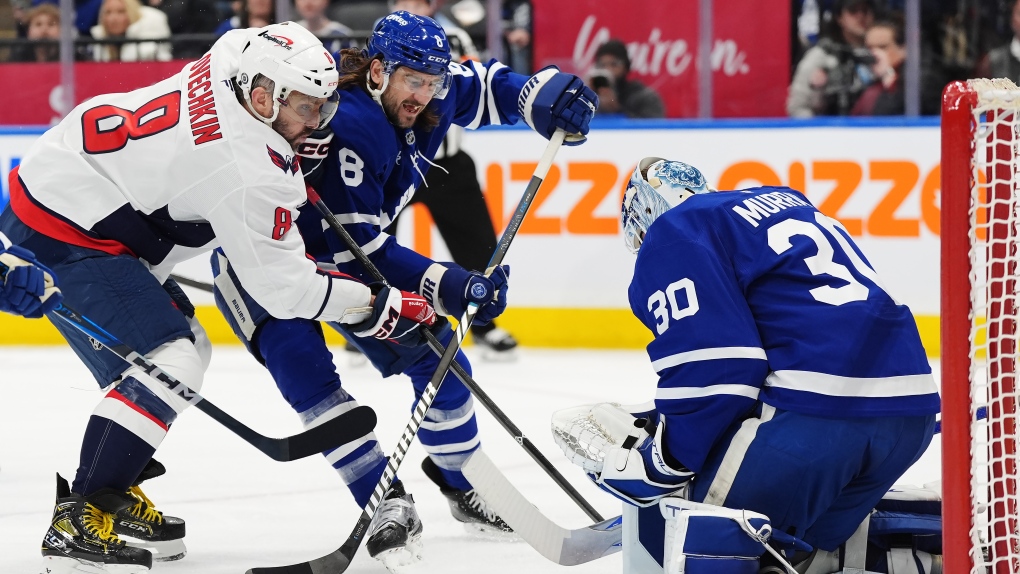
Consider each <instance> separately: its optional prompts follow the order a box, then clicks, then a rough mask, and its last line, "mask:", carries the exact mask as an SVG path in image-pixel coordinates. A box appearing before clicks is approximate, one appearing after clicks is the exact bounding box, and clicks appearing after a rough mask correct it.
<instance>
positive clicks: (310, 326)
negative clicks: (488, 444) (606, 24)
mask: <svg viewBox="0 0 1020 574" xmlns="http://www.w3.org/2000/svg"><path fill="white" fill-rule="evenodd" d="M336 60H337V67H338V69H339V70H340V81H339V86H338V87H337V91H338V93H339V95H340V103H339V107H338V108H337V112H336V115H335V116H334V117H333V120H332V121H331V122H330V130H328V131H324V132H323V131H320V132H316V133H314V134H311V136H310V137H309V138H308V139H307V140H305V142H304V143H303V145H301V146H298V147H297V148H296V149H297V151H298V153H299V154H300V155H301V156H302V157H301V170H302V172H303V174H304V176H305V181H306V182H307V183H308V184H309V185H310V186H312V187H314V188H315V190H316V191H317V192H318V194H319V195H320V196H321V198H322V201H323V202H324V203H325V204H326V205H327V206H328V207H329V209H330V211H332V212H333V213H334V214H336V215H337V217H338V219H339V220H340V222H341V223H342V224H343V225H344V227H345V228H346V230H347V231H348V233H350V235H351V236H352V237H353V238H354V240H355V241H356V242H357V243H358V245H359V246H360V248H361V249H362V250H363V251H364V253H366V254H367V256H368V257H369V258H370V259H371V260H372V262H373V263H374V264H375V266H376V267H378V269H379V270H380V271H381V272H382V274H383V276H384V277H385V278H386V280H387V282H388V283H389V284H390V285H391V286H392V287H393V289H391V290H390V292H391V293H395V294H399V296H401V297H402V296H404V295H406V294H408V293H412V294H413V293H419V294H420V295H421V296H424V297H425V298H426V299H428V302H429V303H430V304H431V305H432V306H433V307H434V308H435V310H436V312H437V313H438V314H440V315H446V316H453V317H458V318H459V317H461V316H463V314H464V312H465V310H466V309H467V307H468V305H470V304H476V305H478V310H477V314H476V315H475V322H476V323H482V324H484V323H486V322H488V321H491V320H492V319H494V318H495V317H497V316H498V315H499V314H500V313H502V312H503V310H504V309H505V308H506V304H507V281H508V277H509V268H508V266H505V265H502V266H499V267H497V268H496V269H494V270H493V272H492V273H491V275H489V276H485V275H482V274H481V273H479V272H478V271H480V270H468V269H464V268H462V267H460V266H458V265H456V264H454V263H447V262H443V263H440V262H436V261H433V260H431V259H429V258H427V257H424V256H422V255H419V254H418V253H415V252H414V251H412V250H410V249H408V248H406V247H403V246H401V245H399V244H398V243H397V242H396V240H395V239H394V238H393V237H392V236H390V235H388V234H386V233H385V232H383V231H382V230H383V229H385V228H386V227H387V226H388V225H389V224H390V223H391V222H392V221H393V220H394V219H395V218H396V216H397V214H398V213H399V212H400V211H401V209H403V208H404V206H405V205H407V203H408V202H409V201H410V199H411V197H412V196H413V195H414V192H415V190H416V189H417V188H418V186H420V185H428V179H427V177H426V175H427V172H428V171H429V169H441V168H438V167H435V166H432V159H433V158H434V157H435V154H436V151H437V150H438V149H439V146H440V145H441V144H442V142H443V138H444V137H445V135H446V133H447V131H448V130H449V128H450V126H451V125H452V124H457V125H460V126H463V127H466V128H468V129H474V128H478V127H482V126H487V125H499V124H513V123H518V122H520V121H524V122H526V123H527V124H528V125H530V126H531V127H532V128H533V129H534V130H535V131H537V132H538V133H540V134H541V135H542V136H544V137H546V138H551V137H552V135H553V133H554V132H555V131H556V130H557V129H563V130H564V131H565V132H566V133H567V134H568V135H567V137H566V144H567V145H577V144H580V143H582V142H583V141H584V140H585V134H587V133H588V124H589V121H590V120H591V118H592V116H593V115H594V113H595V109H596V108H597V106H598V98H597V96H596V95H595V93H594V92H592V91H591V90H590V89H589V88H587V87H586V86H585V85H584V82H583V81H582V80H581V79H580V78H578V77H577V76H574V75H572V74H565V73H560V72H559V71H558V70H556V69H555V68H548V69H545V70H542V71H539V72H538V73H537V74H535V75H534V76H530V77H529V76H524V75H521V74H515V73H513V72H511V71H510V69H509V68H507V67H506V66H504V65H503V64H501V63H499V62H497V61H495V60H492V61H490V62H488V63H481V62H470V63H466V64H463V65H462V64H459V63H457V62H453V61H451V57H450V47H449V44H448V42H447V39H446V34H445V33H444V31H443V28H442V27H441V26H440V25H439V24H437V23H436V22H435V21H434V20H432V19H431V18H426V17H422V16H416V15H414V14H411V13H410V12H406V11H398V12H394V13H393V14H390V15H389V16H387V17H385V18H383V19H382V20H380V22H379V23H378V24H377V25H376V28H375V30H374V32H373V34H372V37H371V38H370V39H369V41H368V46H367V49H366V50H364V51H362V50H355V49H345V50H341V51H340V52H338V53H337V54H336ZM295 223H296V224H297V227H298V228H299V229H300V232H301V236H302V237H303V239H304V241H305V246H306V248H307V250H308V253H309V255H310V256H312V257H314V258H315V259H316V261H318V262H319V264H320V267H323V268H331V269H333V270H334V271H335V272H339V273H341V274H346V275H350V276H353V277H356V278H358V279H361V280H363V281H365V282H366V283H372V282H374V281H375V278H374V277H372V275H370V274H369V273H368V272H367V270H366V269H365V268H364V267H363V266H362V265H361V264H360V263H359V262H358V261H357V260H356V259H355V257H354V255H353V254H352V252H351V251H350V248H349V247H348V245H347V244H345V243H344V242H343V241H342V240H341V239H340V238H339V237H337V235H336V234H335V233H334V232H333V230H332V229H330V228H329V227H328V226H327V225H326V224H325V222H324V221H323V219H322V216H321V215H320V214H319V213H318V211H317V210H316V208H315V207H314V206H313V205H311V204H306V205H305V206H304V207H302V208H301V215H300V217H298V218H297V220H296V222H295ZM213 272H214V274H215V275H216V277H217V278H216V287H217V294H216V298H217V304H218V306H219V307H220V309H221V311H222V312H223V314H224V316H225V317H226V318H227V320H228V321H229V322H230V323H231V325H232V326H233V327H234V330H235V332H236V333H237V334H238V336H239V338H240V339H241V340H242V341H243V342H244V343H245V344H246V345H247V346H248V348H249V349H250V350H251V352H252V354H253V355H254V356H255V357H256V358H257V359H258V360H259V361H261V362H262V363H263V364H264V365H265V366H266V368H267V369H269V371H270V372H271V373H272V375H273V378H274V379H275V381H276V384H277V386H278V387H279V388H280V390H281V392H282V393H283V395H284V397H285V398H286V399H287V401H288V402H289V403H290V405H291V406H292V407H293V408H294V409H295V410H296V411H297V412H298V413H299V415H300V416H301V418H302V420H303V421H304V422H305V424H307V425H315V424H317V423H319V422H321V421H323V420H328V419H330V418H332V417H334V416H336V415H337V414H338V413H343V412H345V411H347V410H349V409H351V408H353V407H354V406H355V405H357V403H356V402H355V399H354V398H353V397H352V396H351V395H350V394H348V393H347V392H346V391H345V390H344V389H343V388H342V386H341V382H340V377H339V375H338V374H337V372H336V368H335V366H334V363H333V360H332V359H333V358H332V355H331V353H330V351H329V350H328V349H327V347H326V344H325V342H324V340H323V335H322V327H321V326H320V324H319V323H318V322H317V321H314V320H304V319H294V318H284V317H271V316H269V315H268V314H267V313H266V312H265V310H264V309H262V308H261V307H260V306H258V305H257V304H256V303H255V302H254V301H253V300H252V299H251V298H250V297H248V296H247V295H246V294H245V293H244V290H243V289H242V288H241V287H240V285H238V284H237V282H236V281H235V280H234V279H233V273H232V272H231V271H230V262H229V261H227V259H226V257H225V256H224V255H223V254H222V253H218V254H217V255H216V256H214V260H213ZM393 296H394V297H398V295H393ZM412 296H416V295H412ZM228 302H229V304H228ZM387 313H388V311H387V310H386V309H385V308H384V307H382V306H379V305H377V308H376V313H375V314H374V315H373V319H370V320H366V322H365V324H366V325H382V324H385V321H384V320H385V318H386V316H387ZM329 326H330V327H331V328H334V329H337V330H339V331H341V332H342V333H343V334H344V336H345V337H347V338H348V339H349V340H350V341H352V342H353V343H354V344H355V345H357V346H358V347H359V349H361V350H362V351H363V352H364V353H365V355H366V356H367V357H368V358H369V359H370V360H371V361H372V363H373V365H374V366H375V367H376V368H377V369H378V370H379V371H380V372H381V373H382V374H383V375H384V376H386V377H388V376H390V375H394V374H404V375H407V376H408V377H410V379H411V383H412V385H413V387H414V391H415V394H416V395H419V396H420V394H421V393H422V392H423V391H424V389H425V388H426V387H427V386H428V383H429V380H430V379H431V377H432V374H433V373H434V372H435V371H436V367H437V366H438V363H439V357H437V356H436V355H435V354H434V353H433V352H432V351H431V350H430V349H429V348H428V346H425V345H421V342H422V335H421V334H420V332H419V331H418V330H417V329H410V330H407V331H406V332H403V334H401V335H400V336H399V337H396V336H395V337H391V340H394V341H396V342H398V343H399V344H397V345H394V344H392V342H390V341H382V340H379V339H374V338H373V337H372V333H374V332H375V329H373V328H365V329H360V330H359V329H351V328H348V327H347V326H344V325H338V324H336V323H330V324H329ZM434 332H435V333H436V336H437V337H438V338H439V340H440V341H441V342H442V343H443V344H444V345H449V344H450V341H451V339H452V336H453V333H452V332H451V330H450V329H449V327H448V324H447V323H445V322H439V324H437V325H436V327H435V328H434ZM456 360H457V362H458V363H460V364H461V365H462V366H463V367H464V369H465V370H466V371H467V372H468V373H470V372H471V368H470V365H469V364H468V362H467V359H466V357H465V356H464V354H463V353H458V354H457V359H456ZM417 437H418V438H419V439H420V441H421V445H422V447H423V448H424V450H425V452H426V453H428V457H427V458H425V459H424V461H423V463H422V468H423V470H424V472H425V474H426V475H427V476H428V477H429V478H430V479H431V480H432V481H433V482H434V483H436V485H437V486H438V487H439V490H440V492H442V494H443V495H444V496H445V497H446V498H447V499H448V502H449V505H450V508H451V511H452V513H453V516H454V518H456V519H457V520H459V521H461V522H463V523H465V524H466V525H467V526H468V528H469V529H472V530H482V531H488V532H495V533H497V534H500V535H502V534H505V533H508V532H510V531H511V529H510V527H509V526H507V524H506V523H505V522H504V521H503V520H502V519H500V517H499V516H497V515H496V513H495V512H493V511H492V510H491V508H490V507H489V506H488V505H487V504H486V503H485V501H483V500H482V499H481V498H480V497H479V496H477V494H476V493H475V491H474V489H473V488H472V487H471V484H470V483H469V482H468V481H467V480H466V479H465V478H464V475H463V472H462V471H461V468H462V466H463V464H464V461H465V460H466V459H467V457H468V456H469V455H470V454H471V453H472V452H474V451H475V450H477V449H478V448H479V445H480V444H481V443H480V439H479V436H478V426H477V423H476V420H475V411H474V403H473V400H472V398H471V395H470V393H469V392H468V389H467V388H466V387H465V386H464V385H463V384H462V383H461V382H460V381H459V380H457V379H456V378H455V376H454V375H453V374H452V373H448V374H447V375H446V378H445V379H444V380H443V382H442V385H441V386H440V388H439V392H438V394H437V395H436V398H435V400H434V401H433V402H432V405H431V408H430V409H429V410H428V413H427V414H426V415H425V419H424V422H423V423H422V426H421V428H420V431H419V432H418V434H417ZM324 454H325V455H326V458H327V460H328V461H329V463H330V464H331V465H332V466H333V468H334V469H336V471H337V473H338V474H339V475H340V477H341V479H342V480H343V481H344V483H345V484H346V485H347V487H348V488H349V489H350V491H351V493H352V494H353V495H354V498H355V500H356V501H357V503H358V504H359V505H361V506H364V505H365V504H366V503H367V502H368V499H369V496H370V495H371V494H372V491H373V489H374V487H375V485H376V483H378V482H379V478H380V476H381V475H382V472H383V468H384V467H385V464H386V457H385V455H384V453H383V451H382V449H381V448H380V446H379V443H378V441H377V440H376V437H375V435H374V434H369V435H367V436H365V437H364V439H363V440H361V441H356V442H352V443H349V444H347V445H344V447H343V448H339V449H336V450H334V451H331V452H328V453H324ZM422 531H423V527H422V524H421V521H420V520H419V518H418V514H417V511H416V510H415V507H414V504H413V500H412V498H411V495H410V494H409V493H406V492H405V490H404V487H403V484H402V483H401V481H400V480H396V481H394V483H393V486H392V488H391V489H390V491H389V492H388V494H387V495H386V497H385V499H384V500H383V501H382V503H381V504H380V506H379V508H378V509H377V510H376V513H375V519H374V520H373V522H372V525H371V527H370V529H369V532H368V535H367V538H366V542H365V545H366V547H367V549H368V551H369V553H370V554H371V555H372V556H374V557H376V558H378V559H380V560H382V561H383V562H384V563H385V564H386V565H387V566H394V567H396V566H399V565H402V564H405V563H408V562H414V561H417V560H418V559H420V554H421V544H420V539H421V535H422Z"/></svg>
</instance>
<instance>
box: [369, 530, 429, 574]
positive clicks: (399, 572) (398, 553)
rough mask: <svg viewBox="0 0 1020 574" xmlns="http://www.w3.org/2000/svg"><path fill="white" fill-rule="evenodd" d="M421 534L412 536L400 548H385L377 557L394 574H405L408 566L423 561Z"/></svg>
mask: <svg viewBox="0 0 1020 574" xmlns="http://www.w3.org/2000/svg"><path fill="white" fill-rule="evenodd" d="M422 546H423V545H422V542H421V535H418V536H415V537H414V538H410V539H408V541H407V544H405V545H404V546H401V547H399V548H390V549H389V550H383V551H382V552H380V553H378V554H376V555H375V559H376V560H378V561H379V562H382V564H383V566H385V567H386V569H387V570H389V571H390V572H392V573H393V574H404V572H405V571H406V569H407V567H408V566H413V565H415V564H418V563H419V562H421V561H422Z"/></svg>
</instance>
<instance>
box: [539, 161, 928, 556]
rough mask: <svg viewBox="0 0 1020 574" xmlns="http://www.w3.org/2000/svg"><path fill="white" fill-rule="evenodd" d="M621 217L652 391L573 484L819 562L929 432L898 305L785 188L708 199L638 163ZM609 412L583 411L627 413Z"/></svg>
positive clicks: (676, 166) (919, 362) (672, 170)
mask: <svg viewBox="0 0 1020 574" xmlns="http://www.w3.org/2000/svg"><path fill="white" fill-rule="evenodd" d="M622 224H623V234H624V239H625V241H626V244H627V247H628V249H630V250H631V251H632V252H634V253H636V254H637V261H636V263H635V267H634V276H633V280H632V282H631V285H630V289H629V299H630V305H631V309H632V310H633V312H634V314H635V315H636V316H637V318H638V319H639V320H640V321H641V322H642V323H643V324H644V325H645V326H646V327H647V328H648V329H649V330H650V331H651V332H652V334H653V336H654V340H653V341H652V343H650V344H649V345H648V349H647V350H648V355H649V358H650V359H651V360H652V366H653V368H654V369H655V371H656V373H658V377H659V379H658V388H657V389H656V392H655V403H654V405H655V408H654V410H651V411H649V412H648V413H642V414H641V416H644V415H648V420H647V423H646V424H645V425H644V430H643V431H641V432H635V433H634V434H637V435H638V436H637V437H636V439H637V440H634V441H630V442H632V443H633V444H618V445H616V446H614V447H612V448H609V449H607V451H608V452H607V453H606V455H605V459H604V460H606V461H615V463H616V464H605V465H604V466H603V465H601V464H599V465H598V467H596V468H594V470H592V467H591V466H589V467H588V470H589V474H588V476H589V478H591V479H592V480H593V481H595V482H596V483H597V484H598V485H599V486H600V487H602V488H603V489H605V490H607V491H609V492H611V493H613V494H614V495H616V496H617V497H619V498H621V499H622V500H624V501H625V502H629V503H631V504H635V505H638V506H648V505H650V504H653V503H656V502H657V501H658V500H659V499H660V498H662V497H664V496H669V495H678V493H679V495H684V496H685V497H686V498H689V499H690V500H692V501H695V502H703V503H708V504H711V505H716V506H723V507H727V508H730V509H747V510H751V511H755V512H758V513H761V514H764V515H766V516H768V517H769V518H770V519H771V521H772V528H773V532H779V531H781V532H783V533H787V534H790V535H793V536H795V537H797V538H799V539H801V540H803V541H805V542H807V543H808V544H810V545H811V546H813V547H814V548H815V549H817V552H830V551H835V550H836V549H837V548H838V547H839V546H840V545H841V544H842V543H844V542H845V541H846V540H847V539H848V538H849V537H850V536H851V535H852V534H853V533H854V531H855V530H856V529H857V527H858V526H859V525H860V524H861V522H862V520H864V518H865V517H866V516H867V515H868V513H869V512H870V511H871V510H872V508H874V507H875V504H876V503H877V502H878V501H879V499H881V497H882V496H883V495H884V494H885V493H886V492H887V491H888V489H889V487H890V486H892V485H893V483H894V482H895V481H896V480H897V479H898V478H899V477H900V476H901V475H902V473H903V472H904V471H906V470H907V469H908V468H909V467H910V466H911V465H912V464H913V463H914V462H915V461H916V460H917V459H918V458H919V457H920V456H921V454H922V453H923V452H924V451H925V449H926V448H927V447H928V444H929V442H930V441H931V438H932V434H933V431H934V426H935V414H936V413H938V412H939V396H938V389H937V387H936V385H935V381H934V380H933V378H932V375H931V370H930V368H929V365H928V361H927V359H926V357H925V352H924V348H923V347H922V346H921V341H920V337H919V335H918V332H917V327H916V324H915V322H914V319H913V317H912V316H911V313H910V310H909V309H908V308H907V307H906V306H905V305H902V304H900V303H899V302H897V301H896V300H895V298H894V297H893V296H892V295H891V294H890V293H888V292H887V291H886V290H885V288H884V287H883V285H882V282H881V280H880V278H879V277H878V275H877V274H876V272H875V270H874V269H873V268H872V267H871V265H870V264H869V263H868V261H867V259H866V258H865V256H864V254H863V253H862V252H861V251H860V249H859V248H858V247H857V245H856V244H855V243H854V241H853V239H852V238H851V237H850V235H849V234H848V233H847V231H846V229H844V228H843V226H842V225H841V224H840V223H839V222H838V221H836V220H835V219H833V218H831V217H828V216H826V215H824V214H822V213H820V212H819V211H818V210H817V209H816V208H815V207H814V206H813V205H812V204H811V203H810V202H809V201H808V200H807V199H806V198H805V197H804V196H803V195H802V194H800V193H798V192H796V191H794V190H792V189H789V188H785V187H759V188H754V189H746V190H741V191H718V192H715V191H713V190H711V189H710V188H709V187H708V186H707V184H706V182H705V178H704V177H703V176H702V174H701V173H700V172H699V171H698V170H697V169H696V168H694V167H692V166H690V165H687V164H684V163H682V162H678V161H668V160H664V159H660V158H645V159H643V160H641V162H640V163H639V164H638V167H637V169H636V171H635V172H634V174H633V176H632V178H631V181H630V184H629V188H628V190H627V192H626V194H625V197H624V200H623V210H622ZM620 410H621V408H620V407H613V406H611V405H607V404H605V403H604V404H602V405H600V406H599V407H597V408H592V410H591V412H592V414H593V415H595V416H596V418H598V417H599V416H600V415H599V413H610V415H609V416H606V415H605V414H603V415H601V416H604V417H605V418H606V420H607V421H609V422H608V423H607V424H610V423H611V419H613V418H614V417H615V418H617V419H619V418H623V419H626V420H627V421H628V424H629V422H632V421H634V420H635V418H634V417H630V416H628V415H626V414H623V413H621V412H619V411H620ZM630 428H631V430H633V429H634V427H633V425H631V426H630ZM623 436H626V434H624V435H623ZM558 442H560V444H561V446H564V442H563V441H562V440H559V439H558ZM566 451H567V449H565V452H566ZM568 456H570V453H568ZM575 462H579V463H580V462H585V461H582V460H579V459H577V458H576V456H575ZM675 542H676V543H677V544H679V545H680V547H683V545H684V543H685V541H684V540H682V539H681V540H677V541H675ZM761 550H762V552H764V549H761ZM739 564H740V561H738V560H733V561H727V560H717V561H714V562H713V569H712V570H711V571H712V572H717V573H728V572H746V571H747V570H740V569H739ZM744 564H746V562H745V563H744ZM728 568H729V569H728ZM691 571H692V572H693V571H694V570H691ZM752 571H756V570H752Z"/></svg>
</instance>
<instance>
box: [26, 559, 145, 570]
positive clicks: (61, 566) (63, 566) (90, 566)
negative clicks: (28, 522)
mask: <svg viewBox="0 0 1020 574" xmlns="http://www.w3.org/2000/svg"><path fill="white" fill-rule="evenodd" d="M148 571H149V569H148V568H146V567H145V566H140V565H138V564H103V563H101V562H91V561H88V560H78V559H76V558H70V557H67V556H43V565H42V570H40V573H41V574H111V573H113V574H141V573H142V572H148Z"/></svg>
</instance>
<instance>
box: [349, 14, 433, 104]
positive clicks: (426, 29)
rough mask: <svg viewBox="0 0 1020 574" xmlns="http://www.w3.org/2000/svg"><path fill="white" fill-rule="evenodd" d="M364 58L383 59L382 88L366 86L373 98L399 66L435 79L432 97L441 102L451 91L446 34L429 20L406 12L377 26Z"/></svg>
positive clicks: (384, 86) (388, 18) (388, 17)
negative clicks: (436, 77)
mask: <svg viewBox="0 0 1020 574" xmlns="http://www.w3.org/2000/svg"><path fill="white" fill-rule="evenodd" d="M366 53H367V55H368V56H369V57H370V58H371V57H375V56H376V55H380V54H381V55H382V61H383V78H384V79H383V85H382V87H381V88H379V89H378V90H373V89H372V87H371V86H369V91H370V92H372V94H373V96H376V91H378V93H379V94H382V92H383V91H384V90H385V89H386V85H387V84H388V83H389V77H390V75H392V74H393V72H394V70H396V69H397V68H398V67H400V66H406V67H408V68H410V69H412V70H415V71H416V72H421V73H423V74H428V75H430V76H438V80H437V81H436V82H435V83H434V86H435V88H434V89H433V90H432V97H434V98H436V99H437V100H441V99H443V98H445V97H446V93H447V92H448V91H449V90H450V83H451V82H452V78H451V77H450V71H449V65H450V59H451V56H450V44H449V42H447V40H446V32H444V31H443V27H442V26H440V25H439V24H438V23H437V22H436V21H435V20H433V19H432V18H427V17H425V16H416V15H415V14H412V13H410V12H408V11H406V10H400V11H398V12H394V13H392V14H390V15H389V16H386V17H385V18H383V19H382V20H380V21H379V23H378V24H376V27H375V30H373V31H372V36H371V37H370V38H369V39H368V47H367V48H366ZM376 97H377V96H376Z"/></svg>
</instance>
